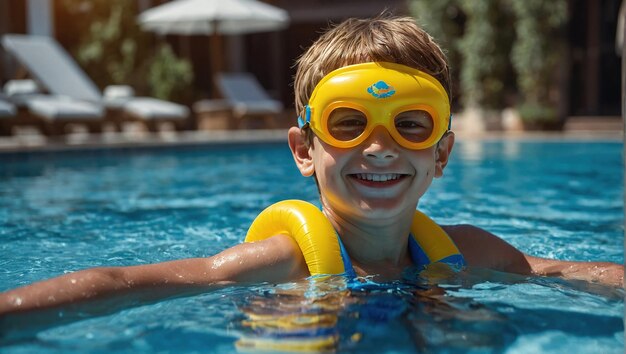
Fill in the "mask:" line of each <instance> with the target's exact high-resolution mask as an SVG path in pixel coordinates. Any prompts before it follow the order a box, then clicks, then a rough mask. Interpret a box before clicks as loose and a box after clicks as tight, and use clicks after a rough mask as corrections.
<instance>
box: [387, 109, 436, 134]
mask: <svg viewBox="0 0 626 354" xmlns="http://www.w3.org/2000/svg"><path fill="white" fill-rule="evenodd" d="M394 123H395V126H396V129H397V130H398V133H400V135H402V136H403V137H404V138H405V139H407V140H409V141H412V142H422V141H425V140H426V139H428V138H429V137H430V135H431V134H432V132H433V128H434V124H433V118H432V117H431V115H430V113H428V112H426V111H422V110H413V111H406V112H402V113H400V114H398V115H397V116H396V118H395V119H394Z"/></svg>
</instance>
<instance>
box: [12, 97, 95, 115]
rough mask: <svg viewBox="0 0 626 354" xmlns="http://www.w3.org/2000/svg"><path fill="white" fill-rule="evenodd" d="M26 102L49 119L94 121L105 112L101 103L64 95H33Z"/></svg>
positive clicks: (33, 109) (29, 107)
mask: <svg viewBox="0 0 626 354" xmlns="http://www.w3.org/2000/svg"><path fill="white" fill-rule="evenodd" d="M24 103H25V106H26V107H27V108H28V110H29V111H30V112H31V113H33V114H36V115H37V116H40V117H42V118H44V119H48V120H59V119H63V120H67V119H71V120H81V121H93V120H98V119H100V118H102V116H103V114H104V109H103V108H102V107H101V106H99V105H96V104H93V103H90V102H85V101H79V100H75V99H73V98H69V97H63V96H48V95H33V96H30V98H29V99H28V100H25V101H24Z"/></svg>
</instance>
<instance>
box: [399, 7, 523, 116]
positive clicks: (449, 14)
mask: <svg viewBox="0 0 626 354" xmlns="http://www.w3.org/2000/svg"><path fill="white" fill-rule="evenodd" d="M410 4H411V11H412V13H413V15H414V16H415V17H416V18H417V19H418V21H419V22H420V24H421V25H422V26H424V28H425V29H426V30H427V31H428V32H429V33H430V34H431V35H432V36H434V37H435V38H436V39H438V40H439V41H440V42H441V43H442V44H443V45H444V47H446V48H448V50H449V51H448V57H449V60H450V64H451V66H452V69H453V72H460V75H458V76H459V80H460V86H461V90H460V91H461V97H462V101H463V105H464V106H465V107H469V106H480V107H483V108H489V109H502V108H504V107H506V105H507V102H506V96H507V92H508V90H509V87H510V86H513V84H512V82H514V81H513V80H511V77H512V67H511V64H510V62H509V54H510V51H511V42H512V39H513V29H512V27H511V26H510V23H511V16H512V14H511V11H510V10H509V8H508V6H507V4H506V2H505V0H481V1H473V0H444V1H429V0H413V1H411V3H410ZM459 68H461V69H460V70H459Z"/></svg>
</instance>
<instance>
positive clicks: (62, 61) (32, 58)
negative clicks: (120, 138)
mask: <svg viewBox="0 0 626 354" xmlns="http://www.w3.org/2000/svg"><path fill="white" fill-rule="evenodd" d="M2 44H3V46H4V48H5V49H6V50H7V51H8V52H10V53H12V54H13V55H14V56H15V57H16V58H17V59H18V60H19V62H20V63H21V64H22V65H23V66H24V67H26V68H27V69H28V71H29V72H30V74H31V75H32V76H33V77H34V78H35V79H36V80H37V81H38V82H39V83H40V84H41V85H42V86H43V87H44V88H45V89H46V90H47V91H48V92H49V93H51V94H53V95H58V96H66V97H69V98H71V99H74V100H78V101H85V102H87V103H91V104H95V105H99V106H101V107H103V108H105V109H106V110H107V113H108V114H107V117H108V118H109V119H111V120H113V121H115V122H116V123H121V122H120V119H119V118H121V119H122V120H140V121H143V122H144V123H146V125H147V126H148V127H149V128H151V130H154V129H155V127H156V125H157V124H158V123H159V122H164V121H165V122H170V123H173V124H174V125H175V126H176V127H177V128H180V129H182V128H184V127H186V125H187V118H188V116H189V109H188V108H187V107H185V106H183V105H179V104H175V103H172V102H167V101H163V100H157V99H154V98H147V97H114V98H111V99H109V98H108V97H105V96H103V95H102V93H101V92H100V90H99V89H98V88H97V87H96V85H95V84H94V83H93V81H92V80H91V79H90V78H89V77H88V76H87V75H86V74H85V72H84V71H83V70H82V69H81V68H80V67H79V66H78V64H76V62H75V61H74V60H73V59H72V58H71V57H70V56H69V54H68V53H67V52H66V51H65V50H64V49H63V48H62V47H61V46H60V45H59V44H58V43H57V42H56V41H55V40H54V39H53V38H50V37H40V36H27V35H17V34H10V35H5V36H3V38H2ZM116 112H121V115H117V114H115V113H116Z"/></svg>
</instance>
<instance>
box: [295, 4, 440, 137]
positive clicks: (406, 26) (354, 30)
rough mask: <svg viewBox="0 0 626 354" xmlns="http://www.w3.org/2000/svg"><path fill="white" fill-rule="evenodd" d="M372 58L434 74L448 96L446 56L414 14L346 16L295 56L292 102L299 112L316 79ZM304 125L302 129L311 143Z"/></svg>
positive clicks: (317, 80)
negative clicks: (293, 100)
mask: <svg viewBox="0 0 626 354" xmlns="http://www.w3.org/2000/svg"><path fill="white" fill-rule="evenodd" d="M372 61H386V62H392V63H398V64H402V65H406V66H410V67H412V68H415V69H418V70H421V71H423V72H425V73H428V74H430V75H432V76H433V77H435V78H436V79H437V80H438V81H439V82H440V83H441V85H443V87H444V89H445V90H446V92H447V93H448V97H450V70H449V67H448V61H447V59H446V56H445V54H444V53H443V51H442V50H441V48H439V46H438V45H437V43H435V42H434V40H433V38H432V37H431V36H430V35H429V34H428V33H426V32H425V31H424V30H423V29H421V28H420V27H419V26H418V25H417V23H416V22H415V19H414V18H411V17H394V16H390V15H388V14H382V15H380V16H378V17H375V18H368V19H356V18H351V19H348V20H345V21H343V22H341V23H340V24H338V25H336V26H335V27H331V28H330V29H329V30H327V31H326V32H325V33H324V34H323V35H322V36H321V37H320V38H319V39H317V40H316V41H315V42H314V43H313V45H311V47H310V48H309V49H307V51H306V52H305V53H304V54H303V55H302V56H301V57H300V58H299V59H298V60H297V62H296V64H297V71H296V76H295V80H294V91H295V105H296V112H298V114H304V106H305V105H306V104H307V103H308V101H309V97H310V96H311V94H312V93H313V90H314V89H315V86H316V85H317V83H318V82H319V81H320V80H321V79H322V78H323V77H324V76H326V75H327V74H328V73H330V72H331V71H333V70H336V69H339V68H341V67H344V66H347V65H353V64H360V63H366V62H372ZM309 131H310V130H309V129H306V130H304V133H305V134H306V135H307V137H308V138H309V139H307V140H308V141H310V138H312V136H310V133H309Z"/></svg>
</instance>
